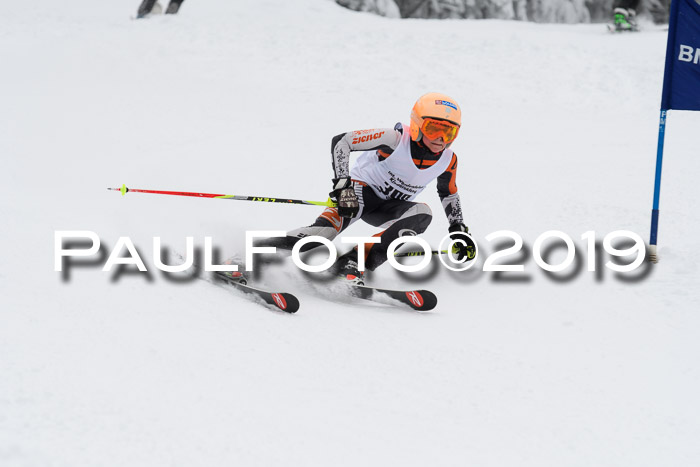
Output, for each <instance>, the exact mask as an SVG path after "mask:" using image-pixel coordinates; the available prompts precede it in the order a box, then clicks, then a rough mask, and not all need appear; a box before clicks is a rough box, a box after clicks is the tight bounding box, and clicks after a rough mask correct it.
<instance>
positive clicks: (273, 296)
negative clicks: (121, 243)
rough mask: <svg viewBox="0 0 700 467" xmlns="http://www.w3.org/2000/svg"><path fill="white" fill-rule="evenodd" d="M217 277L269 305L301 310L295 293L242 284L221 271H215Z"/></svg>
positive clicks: (292, 311) (282, 309)
mask: <svg viewBox="0 0 700 467" xmlns="http://www.w3.org/2000/svg"><path fill="white" fill-rule="evenodd" d="M215 274H216V278H217V279H219V280H221V281H223V282H226V283H227V284H230V285H232V286H234V287H235V288H236V289H238V290H240V291H241V292H243V293H245V294H247V295H251V296H253V297H259V298H261V299H262V300H263V301H264V302H265V303H267V304H268V305H272V306H275V307H277V308H278V309H279V310H281V311H284V312H285V313H296V312H297V311H298V310H299V299H297V298H296V297H295V296H294V295H292V294H290V293H287V292H270V291H268V290H262V289H258V288H255V287H251V286H249V285H248V284H242V283H240V282H238V281H235V280H233V279H231V278H230V277H228V276H227V275H226V274H222V273H220V272H217V273H215Z"/></svg>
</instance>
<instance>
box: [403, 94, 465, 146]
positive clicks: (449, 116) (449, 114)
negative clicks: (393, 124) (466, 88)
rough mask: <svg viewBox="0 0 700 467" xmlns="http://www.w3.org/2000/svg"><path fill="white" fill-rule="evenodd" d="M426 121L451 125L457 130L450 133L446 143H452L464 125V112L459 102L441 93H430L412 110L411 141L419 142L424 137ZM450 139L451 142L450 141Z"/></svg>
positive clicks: (420, 99) (422, 97) (421, 98)
mask: <svg viewBox="0 0 700 467" xmlns="http://www.w3.org/2000/svg"><path fill="white" fill-rule="evenodd" d="M426 119H430V120H438V121H444V122H446V123H451V124H453V125H454V126H456V128H454V129H453V130H452V131H450V132H448V136H447V137H445V142H446V143H448V144H449V143H451V142H452V141H454V139H455V138H456V137H457V132H458V131H459V126H460V125H461V124H462V111H461V110H460V108H459V105H458V104H457V102H456V101H455V100H454V99H452V98H451V97H450V96H446V95H445V94H440V93H439V92H430V93H428V94H425V95H424V96H421V97H420V98H419V99H418V100H417V101H416V103H415V105H414V106H413V110H411V139H412V140H413V141H419V140H420V139H421V138H422V137H423V131H422V130H423V129H424V125H426V124H427V123H428V122H427V121H426ZM448 139H449V141H448Z"/></svg>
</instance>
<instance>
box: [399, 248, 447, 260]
mask: <svg viewBox="0 0 700 467" xmlns="http://www.w3.org/2000/svg"><path fill="white" fill-rule="evenodd" d="M447 253H449V252H448V251H447V250H440V251H437V250H433V251H431V252H430V254H431V255H446V254H447ZM394 256H396V257H397V258H403V257H405V256H425V251H406V252H403V253H394Z"/></svg>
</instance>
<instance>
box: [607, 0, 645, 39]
mask: <svg viewBox="0 0 700 467" xmlns="http://www.w3.org/2000/svg"><path fill="white" fill-rule="evenodd" d="M638 6H639V0H614V1H613V25H614V26H615V31H619V32H624V31H637V29H638V27H637V21H636V16H637V7H638Z"/></svg>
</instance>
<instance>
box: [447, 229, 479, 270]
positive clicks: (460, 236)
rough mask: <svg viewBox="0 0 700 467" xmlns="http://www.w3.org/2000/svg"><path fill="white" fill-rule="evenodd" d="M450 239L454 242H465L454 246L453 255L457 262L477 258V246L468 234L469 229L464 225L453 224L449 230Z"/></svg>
mask: <svg viewBox="0 0 700 467" xmlns="http://www.w3.org/2000/svg"><path fill="white" fill-rule="evenodd" d="M449 231H450V238H451V239H452V240H463V241H464V243H462V242H455V243H453V244H452V253H453V254H454V255H456V256H457V261H460V262H461V261H464V260H465V258H466V260H467V261H471V260H473V259H474V258H476V245H475V244H474V240H472V238H471V237H470V236H468V235H466V234H468V233H469V227H467V226H466V225H464V224H462V223H459V222H458V223H456V224H452V225H451V226H450V228H449Z"/></svg>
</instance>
